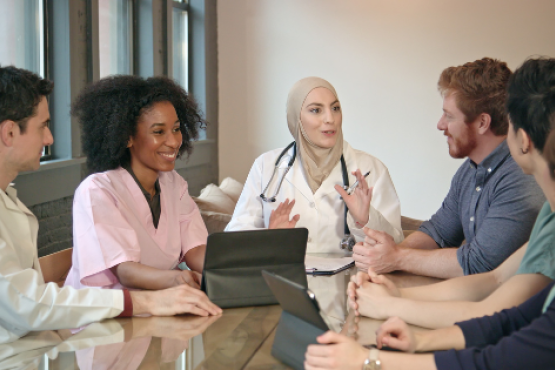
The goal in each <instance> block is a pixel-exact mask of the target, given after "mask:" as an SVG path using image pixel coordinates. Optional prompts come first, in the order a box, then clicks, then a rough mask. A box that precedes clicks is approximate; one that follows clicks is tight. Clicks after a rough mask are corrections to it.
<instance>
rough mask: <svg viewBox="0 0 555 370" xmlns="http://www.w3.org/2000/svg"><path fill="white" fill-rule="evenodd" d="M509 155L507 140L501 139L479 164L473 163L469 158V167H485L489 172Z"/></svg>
mask: <svg viewBox="0 0 555 370" xmlns="http://www.w3.org/2000/svg"><path fill="white" fill-rule="evenodd" d="M510 155H511V152H510V151H509V146H508V145H507V140H503V141H502V142H501V144H499V145H498V146H497V148H495V149H494V150H493V151H492V152H491V153H490V154H489V155H488V156H487V157H486V158H485V159H484V160H483V161H482V162H481V163H480V164H478V165H477V164H476V163H474V162H473V161H472V160H470V167H472V168H474V169H476V168H479V167H482V168H485V169H486V170H487V172H488V174H491V173H492V172H494V171H495V169H496V168H497V167H499V166H500V165H501V164H502V163H503V162H505V160H506V159H507V158H508V157H509V156H510Z"/></svg>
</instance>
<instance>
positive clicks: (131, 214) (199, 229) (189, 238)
mask: <svg viewBox="0 0 555 370" xmlns="http://www.w3.org/2000/svg"><path fill="white" fill-rule="evenodd" d="M72 114H73V116H75V117H76V118H77V119H79V121H80V123H81V126H82V142H83V150H84V152H85V154H86V155H87V167H88V168H89V170H90V172H91V173H92V174H91V175H90V176H89V177H87V178H86V179H85V180H84V181H83V182H82V183H81V185H79V188H78V189H77V190H76V192H75V197H74V201H73V242H74V249H73V266H72V268H71V270H70V272H69V275H68V277H67V279H66V285H71V286H74V287H76V288H81V287H85V286H96V287H101V288H122V287H126V288H135V289H154V290H157V289H164V288H168V287H171V286H176V285H180V284H188V285H189V286H191V287H194V288H198V287H199V283H200V274H199V273H198V272H199V271H201V270H202V266H203V262H204V254H205V250H206V238H207V236H208V233H207V231H206V227H205V225H204V223H203V221H202V218H201V216H200V212H199V210H198V208H197V206H196V205H195V203H194V201H193V200H192V199H191V197H190V196H189V193H188V191H187V182H186V181H185V180H184V179H183V178H182V177H181V176H180V175H179V174H177V172H175V171H174V166H175V160H176V159H177V158H179V157H180V156H181V155H182V154H183V153H184V152H186V151H187V152H190V150H191V149H192V146H191V142H192V141H193V140H195V139H197V138H198V129H199V127H203V126H204V121H203V120H202V118H201V116H200V113H199V110H198V108H197V105H196V104H195V102H194V101H193V100H192V99H191V97H190V96H188V94H187V93H186V92H185V91H184V90H183V89H182V88H181V87H179V86H178V85H177V84H176V83H175V82H173V81H172V80H170V79H168V78H165V77H152V78H148V79H146V80H145V79H143V78H141V77H137V76H112V77H108V78H105V79H102V80H100V81H98V82H96V83H94V84H92V85H91V86H89V87H87V88H86V89H85V90H84V91H83V92H82V93H81V95H80V96H79V97H78V98H77V100H76V101H75V103H74V104H73V109H72ZM180 262H185V263H186V264H187V265H188V266H189V267H190V268H191V270H194V271H181V270H180V269H178V268H177V266H178V264H179V263H180Z"/></svg>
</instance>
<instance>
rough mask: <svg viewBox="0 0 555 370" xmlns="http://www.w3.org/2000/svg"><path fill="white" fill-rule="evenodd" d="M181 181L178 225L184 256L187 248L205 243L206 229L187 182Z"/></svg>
mask: <svg viewBox="0 0 555 370" xmlns="http://www.w3.org/2000/svg"><path fill="white" fill-rule="evenodd" d="M181 181H182V184H181V193H180V207H179V227H180V228H181V252H182V256H185V254H186V253H187V252H188V251H189V250H191V249H193V248H195V247H198V246H199V245H205V244H206V239H207V238H208V231H207V230H206V225H205V224H204V221H203V220H202V217H201V215H200V211H199V209H198V207H197V205H196V203H195V201H194V200H193V199H192V198H191V196H190V195H189V191H188V185H187V182H186V181H185V180H183V179H181Z"/></svg>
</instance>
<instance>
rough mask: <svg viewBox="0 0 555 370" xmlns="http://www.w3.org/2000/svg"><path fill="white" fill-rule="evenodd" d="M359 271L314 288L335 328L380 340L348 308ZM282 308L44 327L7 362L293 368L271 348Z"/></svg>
mask: <svg viewBox="0 0 555 370" xmlns="http://www.w3.org/2000/svg"><path fill="white" fill-rule="evenodd" d="M353 273H354V269H351V271H345V272H342V273H340V274H337V275H334V276H330V277H327V276H318V277H312V276H308V283H309V288H310V289H311V290H312V291H313V292H314V293H315V295H316V297H317V299H318V302H319V304H320V307H321V309H322V311H323V312H324V313H325V314H326V316H327V318H328V320H329V322H330V324H331V326H332V329H333V330H336V331H339V330H341V328H343V331H344V332H352V331H353V330H356V332H357V334H358V340H359V341H360V342H361V343H365V344H366V343H372V342H373V341H375V338H374V337H373V336H374V332H375V329H376V328H377V327H378V326H379V324H380V323H381V321H380V320H372V319H368V318H354V317H353V316H352V315H349V313H348V310H347V302H346V295H345V291H346V288H347V284H348V281H349V278H350V275H352V274H353ZM392 278H393V279H394V280H395V281H396V283H397V284H399V285H401V286H410V285H422V284H426V283H431V282H434V281H435V280H434V279H427V278H422V277H414V276H412V275H408V274H399V273H397V274H393V275H392ZM280 315H281V308H280V307H279V306H260V307H244V308H234V309H226V310H224V313H223V315H222V316H219V317H208V318H204V317H196V316H189V315H185V316H177V317H133V318H125V319H111V320H105V321H103V322H101V323H94V324H91V325H89V326H87V327H86V328H84V329H83V330H81V331H79V332H76V331H70V330H60V331H44V332H37V333H33V334H32V335H29V336H27V337H24V338H23V339H21V340H19V341H17V342H15V343H12V344H8V345H0V369H4V368H27V367H29V368H38V369H49V370H66V369H120V368H125V369H168V370H169V369H172V370H174V369H231V370H233V369H259V370H269V369H276V370H277V369H288V367H287V366H285V365H283V364H282V363H281V362H279V361H278V360H277V359H275V358H274V357H272V355H271V348H272V344H273V340H274V335H275V329H276V327H277V324H278V321H279V317H280ZM357 329H358V330H357Z"/></svg>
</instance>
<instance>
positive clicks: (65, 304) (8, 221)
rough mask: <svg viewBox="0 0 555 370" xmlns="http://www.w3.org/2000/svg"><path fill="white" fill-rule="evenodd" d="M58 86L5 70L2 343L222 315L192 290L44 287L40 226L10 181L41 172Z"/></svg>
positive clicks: (1, 92) (0, 115)
mask: <svg viewBox="0 0 555 370" xmlns="http://www.w3.org/2000/svg"><path fill="white" fill-rule="evenodd" d="M52 87H53V84H52V82H50V81H48V80H44V79H42V78H40V77H39V76H37V75H36V74H34V73H32V72H29V71H26V70H23V69H18V68H15V67H0V189H1V191H0V343H7V342H12V341H14V340H16V339H18V338H19V337H21V336H23V335H25V334H27V333H29V332H30V331H35V330H52V329H64V328H65V329H69V328H76V327H80V326H82V325H85V324H88V323H91V322H93V321H99V320H102V319H105V318H110V317H115V316H118V315H120V316H130V315H132V314H135V315H137V314H152V315H160V316H170V315H175V314H179V313H186V312H191V313H194V314H197V315H202V316H207V315H209V314H213V315H214V314H219V313H221V310H220V309H219V308H218V307H216V306H215V305H214V304H212V303H211V302H210V301H209V300H208V298H207V297H206V295H205V294H204V293H202V292H200V291H199V290H197V289H193V288H191V287H189V286H187V285H181V286H179V287H175V288H172V289H166V290H161V291H156V292H147V291H144V292H141V291H132V292H129V291H127V290H101V289H84V290H80V291H77V290H75V289H73V288H72V287H64V288H61V289H60V288H59V287H58V285H57V284H55V283H49V284H45V282H44V278H43V276H42V273H41V270H40V265H39V261H38V256H37V233H38V222H37V219H36V217H35V216H34V215H33V214H32V213H31V211H29V209H27V207H25V205H23V203H21V201H19V199H18V198H17V192H16V189H15V188H14V186H13V184H11V182H12V181H13V180H14V179H15V178H16V177H17V175H18V174H19V173H20V172H22V171H32V170H36V169H38V168H39V165H40V157H41V155H42V150H43V148H44V146H45V145H50V144H52V143H53V141H54V140H53V138H52V134H51V132H50V129H49V128H48V125H49V122H50V114H49V112H48V104H47V101H46V96H47V95H49V94H50V92H51V91H52Z"/></svg>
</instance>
